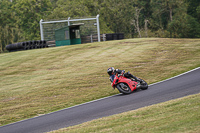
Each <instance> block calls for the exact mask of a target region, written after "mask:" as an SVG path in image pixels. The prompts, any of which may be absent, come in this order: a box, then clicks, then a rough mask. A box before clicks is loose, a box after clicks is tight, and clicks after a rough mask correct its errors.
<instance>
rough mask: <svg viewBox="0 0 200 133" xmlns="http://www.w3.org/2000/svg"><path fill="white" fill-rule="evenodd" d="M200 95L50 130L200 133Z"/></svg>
mask: <svg viewBox="0 0 200 133" xmlns="http://www.w3.org/2000/svg"><path fill="white" fill-rule="evenodd" d="M199 101H200V94H196V95H191V96H187V97H184V98H180V99H177V100H171V101H168V102H164V103H160V104H155V105H152V106H148V107H144V108H140V109H137V110H133V111H129V112H125V113H121V114H117V115H113V116H109V117H104V118H100V119H96V120H92V121H90V122H85V123H83V124H80V125H76V126H71V127H68V128H63V129H60V130H57V131H52V132H51V133H91V132H95V133H107V132H109V133H130V132H131V133H133V132H136V133H161V132H162V133H172V132H173V133H175V132H176V133H199V132H200V102H199Z"/></svg>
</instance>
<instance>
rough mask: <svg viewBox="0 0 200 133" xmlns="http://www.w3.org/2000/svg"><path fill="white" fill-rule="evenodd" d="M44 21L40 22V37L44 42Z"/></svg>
mask: <svg viewBox="0 0 200 133" xmlns="http://www.w3.org/2000/svg"><path fill="white" fill-rule="evenodd" d="M42 21H43V20H42V19H41V20H40V36H41V40H44V35H43V27H42Z"/></svg>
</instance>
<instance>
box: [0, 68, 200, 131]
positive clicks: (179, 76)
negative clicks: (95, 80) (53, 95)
mask: <svg viewBox="0 0 200 133" xmlns="http://www.w3.org/2000/svg"><path fill="white" fill-rule="evenodd" d="M198 69H200V67H197V68H195V69H192V70H190V71H187V72H185V73H182V74H179V75H177V76H174V77H172V78H169V79H166V80H163V81H160V82H157V83H153V84H150V85H149V86H152V85H155V84H159V83H162V82H165V81H168V80H171V79H174V78H177V77H180V76H182V75H185V74H187V73H190V72H193V71H195V70H198ZM117 95H121V93H120V94H116V95H112V96H108V97H104V98H100V99H97V100H93V101H89V102H86V103H82V104H78V105H75V106H72V107H68V108H64V109H61V110H58V111H55V112H51V113H48V114H44V115H50V114H53V113H57V112H60V111H63V110H67V109H71V108H75V107H78V106H82V105H85V104H89V103H93V102H96V101H100V100H103V99H107V98H110V97H114V96H117ZM44 115H40V116H36V117H33V118H29V119H25V120H21V121H18V122H14V123H10V124H8V125H12V124H16V123H20V122H23V121H26V120H31V119H34V118H37V117H42V116H44ZM8 125H4V126H8ZM4 126H1V127H4ZM1 127H0V128H1Z"/></svg>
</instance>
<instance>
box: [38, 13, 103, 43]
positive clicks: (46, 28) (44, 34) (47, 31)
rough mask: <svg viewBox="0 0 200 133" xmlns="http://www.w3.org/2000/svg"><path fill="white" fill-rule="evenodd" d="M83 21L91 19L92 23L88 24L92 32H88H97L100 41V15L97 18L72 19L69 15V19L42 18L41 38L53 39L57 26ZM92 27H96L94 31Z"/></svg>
mask: <svg viewBox="0 0 200 133" xmlns="http://www.w3.org/2000/svg"><path fill="white" fill-rule="evenodd" d="M92 20H93V21H92ZM83 21H87V22H88V21H91V23H90V24H89V26H88V27H90V28H88V29H87V30H88V31H90V33H88V34H91V35H92V34H97V36H98V42H100V41H101V38H100V26H99V15H97V16H96V17H95V18H82V19H70V17H69V18H68V19H67V20H56V21H44V20H42V19H41V20H40V35H41V40H47V41H48V40H53V38H54V34H55V29H56V28H57V29H58V28H61V27H64V26H70V23H73V22H83ZM48 24H49V25H48ZM50 24H51V25H50ZM91 27H96V30H95V31H93V30H92V28H91ZM94 32H95V33H94Z"/></svg>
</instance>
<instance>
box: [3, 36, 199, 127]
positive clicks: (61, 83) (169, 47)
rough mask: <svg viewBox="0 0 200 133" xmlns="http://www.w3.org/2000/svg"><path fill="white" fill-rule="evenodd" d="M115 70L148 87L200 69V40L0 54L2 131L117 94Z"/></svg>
mask: <svg viewBox="0 0 200 133" xmlns="http://www.w3.org/2000/svg"><path fill="white" fill-rule="evenodd" d="M110 66H113V67H115V68H119V69H125V70H126V71H130V72H132V73H133V74H134V75H136V76H138V77H140V78H143V79H144V80H146V81H147V82H148V83H149V84H150V83H154V82H157V81H161V80H164V79H166V78H169V77H172V76H175V75H177V74H180V73H182V72H185V71H188V70H191V69H193V68H196V67H199V66H200V39H164V38H150V39H127V40H120V41H107V42H100V43H91V44H81V45H71V46H63V47H55V48H46V49H37V50H29V51H20V52H13V53H5V54H0V125H5V124H8V123H12V122H16V121H19V120H22V119H26V118H31V117H34V116H38V115H42V114H46V113H49V112H52V111H56V110H59V109H63V108H67V107H70V106H73V105H77V104H81V103H84V102H88V101H91V100H94V99H99V98H102V97H106V96H110V95H114V94H117V93H119V92H118V91H117V90H112V87H111V86H110V81H109V79H108V75H107V73H106V71H107V68H108V67H110Z"/></svg>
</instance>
